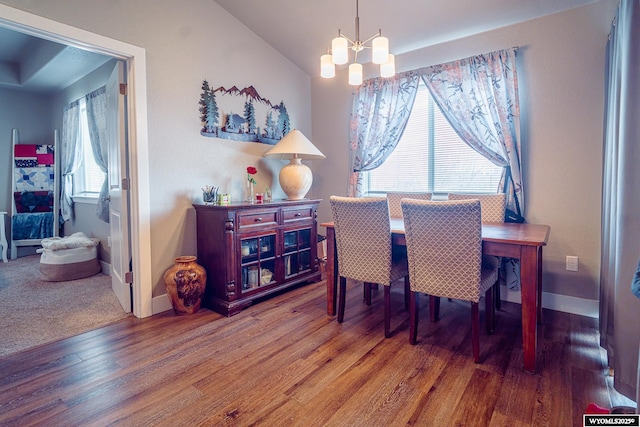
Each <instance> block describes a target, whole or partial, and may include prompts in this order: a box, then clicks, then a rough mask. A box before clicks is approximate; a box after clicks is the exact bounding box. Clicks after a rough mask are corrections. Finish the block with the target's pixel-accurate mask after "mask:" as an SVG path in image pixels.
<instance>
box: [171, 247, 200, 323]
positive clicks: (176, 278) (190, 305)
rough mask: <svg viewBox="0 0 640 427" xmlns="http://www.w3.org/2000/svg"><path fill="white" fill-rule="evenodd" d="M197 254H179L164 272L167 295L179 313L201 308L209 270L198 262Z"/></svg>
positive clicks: (191, 311) (195, 310)
mask: <svg viewBox="0 0 640 427" xmlns="http://www.w3.org/2000/svg"><path fill="white" fill-rule="evenodd" d="M196 259H197V258H196V257H195V256H179V257H177V258H175V260H174V261H175V264H174V265H173V266H172V267H170V268H169V269H168V270H167V271H166V272H165V273H164V283H165V285H166V289H167V295H168V296H169V300H170V301H171V305H173V311H174V312H175V313H176V314H178V315H183V314H193V313H195V312H197V311H198V310H199V309H200V304H201V303H202V297H203V296H204V289H205V287H206V285H207V272H206V271H205V269H204V268H203V267H202V266H201V265H200V264H198V263H197V262H196Z"/></svg>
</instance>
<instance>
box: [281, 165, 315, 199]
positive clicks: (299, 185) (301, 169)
mask: <svg viewBox="0 0 640 427" xmlns="http://www.w3.org/2000/svg"><path fill="white" fill-rule="evenodd" d="M279 178H280V187H282V191H284V193H285V194H286V195H287V198H288V199H289V200H302V199H304V196H305V195H306V194H307V193H308V192H309V189H310V188H311V183H312V182H313V174H312V173H311V169H309V166H307V165H304V164H302V162H301V159H300V158H299V157H294V158H292V159H291V161H290V162H289V164H288V165H286V166H284V167H283V168H282V169H280V175H279Z"/></svg>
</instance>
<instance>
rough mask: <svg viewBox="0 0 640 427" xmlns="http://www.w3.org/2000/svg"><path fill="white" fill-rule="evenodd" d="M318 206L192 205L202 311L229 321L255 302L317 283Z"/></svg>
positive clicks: (298, 203)
mask: <svg viewBox="0 0 640 427" xmlns="http://www.w3.org/2000/svg"><path fill="white" fill-rule="evenodd" d="M319 203H320V200H317V199H304V200H295V201H292V200H275V201H273V202H268V203H260V204H258V203H253V204H252V203H248V202H236V203H231V204H229V205H200V204H194V205H193V207H194V208H195V210H196V221H197V235H198V264H200V265H202V266H203V267H204V268H205V270H206V271H207V287H206V291H205V296H204V300H203V305H204V306H205V307H208V308H210V309H212V310H215V311H217V312H219V313H221V314H224V315H225V316H232V315H234V314H237V313H238V312H240V311H241V310H242V309H243V308H245V307H247V306H249V305H250V304H252V303H253V301H254V300H256V299H258V298H263V297H265V296H267V295H270V294H273V293H274V292H278V291H281V290H284V289H286V288H289V287H291V286H294V285H297V284H300V283H304V282H307V283H312V282H317V281H319V280H320V271H319V270H318V264H317V262H316V260H317V247H318V246H317V242H318V234H317V218H316V217H317V209H318V204H319Z"/></svg>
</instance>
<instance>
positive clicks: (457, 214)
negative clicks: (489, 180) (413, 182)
mask: <svg viewBox="0 0 640 427" xmlns="http://www.w3.org/2000/svg"><path fill="white" fill-rule="evenodd" d="M402 214H403V216H404V226H405V237H406V242H407V257H408V259H409V277H410V282H411V290H412V291H414V292H422V293H425V294H429V295H432V296H437V297H445V298H455V299H462V300H466V301H472V302H478V301H479V299H480V293H481V292H480V280H481V265H482V220H481V208H480V201H479V200H460V201H441V202H440V201H437V202H432V201H419V200H406V199H405V200H403V201H402Z"/></svg>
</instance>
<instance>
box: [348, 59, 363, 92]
mask: <svg viewBox="0 0 640 427" xmlns="http://www.w3.org/2000/svg"><path fill="white" fill-rule="evenodd" d="M349 84H350V85H353V86H358V85H361V84H362V64H359V63H357V62H354V63H353V64H351V65H349Z"/></svg>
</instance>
